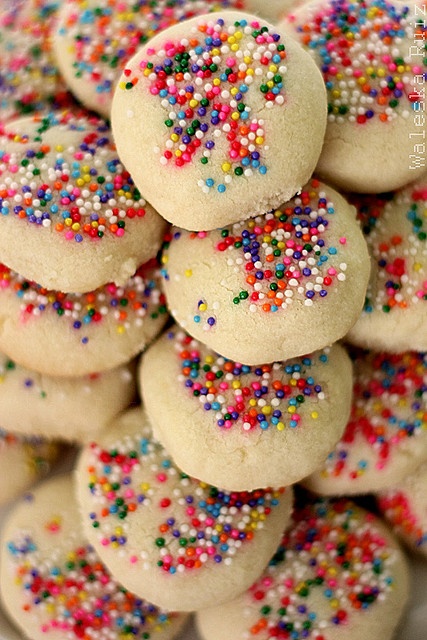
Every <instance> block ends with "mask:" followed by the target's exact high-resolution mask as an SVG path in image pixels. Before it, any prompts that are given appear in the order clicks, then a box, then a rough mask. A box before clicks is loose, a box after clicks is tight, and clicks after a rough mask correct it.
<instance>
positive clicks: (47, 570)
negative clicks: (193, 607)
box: [8, 520, 177, 640]
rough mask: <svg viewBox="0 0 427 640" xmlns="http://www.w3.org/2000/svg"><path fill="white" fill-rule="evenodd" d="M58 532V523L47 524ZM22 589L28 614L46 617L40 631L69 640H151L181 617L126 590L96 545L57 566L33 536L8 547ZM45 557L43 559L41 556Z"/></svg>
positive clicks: (72, 554) (73, 552)
mask: <svg viewBox="0 0 427 640" xmlns="http://www.w3.org/2000/svg"><path fill="white" fill-rule="evenodd" d="M46 529H47V530H48V531H49V532H51V533H54V532H56V531H59V530H60V529H61V523H60V522H58V521H57V520H55V521H53V522H48V523H46ZM8 551H9V557H10V558H11V560H12V562H13V566H14V573H15V577H16V584H17V585H18V586H19V587H20V588H21V589H22V591H23V594H24V596H25V601H24V604H23V605H22V614H23V616H25V614H28V613H33V614H34V613H36V612H38V615H39V616H40V617H41V616H43V618H42V620H41V623H40V626H39V629H40V631H41V632H43V633H45V634H46V637H48V634H49V632H56V633H57V634H59V633H60V634H61V637H63V638H64V639H67V640H75V639H76V638H78V639H80V640H93V638H94V637H96V638H97V639H98V640H111V639H112V638H114V639H115V640H128V639H129V638H140V639H141V640H142V639H144V640H149V639H151V638H156V637H157V634H159V635H160V633H161V632H162V631H164V630H165V629H166V628H167V627H168V626H169V625H170V624H171V622H172V621H173V620H174V619H175V618H177V614H169V613H167V612H165V611H162V610H161V609H159V608H158V607H155V606H154V605H151V604H149V603H148V602H146V601H144V600H142V599H140V598H138V597H137V596H135V595H133V594H132V593H130V592H129V591H127V590H126V589H124V588H123V587H122V586H121V585H120V584H119V583H118V582H116V580H115V579H114V578H113V577H112V576H111V574H110V573H109V572H108V571H107V569H106V567H105V566H104V565H103V564H102V563H101V562H100V560H99V559H98V556H97V555H96V553H95V551H94V550H93V548H92V547H91V546H90V545H81V546H78V547H76V548H75V549H72V550H70V551H68V552H64V556H63V557H62V558H57V559H56V561H54V560H52V559H47V558H46V557H44V554H43V555H42V554H41V552H40V551H39V550H38V548H37V544H36V543H35V542H34V540H33V539H32V538H31V536H29V535H27V534H25V533H21V534H19V535H18V534H17V535H16V537H15V538H14V539H13V540H9V542H8ZM41 555H42V558H41V559H40V556H41Z"/></svg>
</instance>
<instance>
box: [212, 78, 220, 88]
mask: <svg viewBox="0 0 427 640" xmlns="http://www.w3.org/2000/svg"><path fill="white" fill-rule="evenodd" d="M212 84H213V85H214V86H215V87H219V85H220V84H221V80H220V79H219V78H215V79H214V81H213V82H212Z"/></svg>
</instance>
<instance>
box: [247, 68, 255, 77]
mask: <svg viewBox="0 0 427 640" xmlns="http://www.w3.org/2000/svg"><path fill="white" fill-rule="evenodd" d="M254 73H255V72H254V70H253V69H247V70H246V75H247V76H253V75H254Z"/></svg>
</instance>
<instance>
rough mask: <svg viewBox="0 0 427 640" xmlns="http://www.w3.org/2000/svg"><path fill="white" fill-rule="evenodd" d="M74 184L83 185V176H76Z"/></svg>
mask: <svg viewBox="0 0 427 640" xmlns="http://www.w3.org/2000/svg"><path fill="white" fill-rule="evenodd" d="M76 185H77V186H78V187H83V185H84V180H83V178H77V180H76Z"/></svg>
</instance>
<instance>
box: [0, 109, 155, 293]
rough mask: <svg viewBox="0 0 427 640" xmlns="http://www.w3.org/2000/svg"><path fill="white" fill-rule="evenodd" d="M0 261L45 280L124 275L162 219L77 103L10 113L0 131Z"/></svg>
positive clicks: (59, 284) (79, 283)
mask: <svg viewBox="0 0 427 640" xmlns="http://www.w3.org/2000/svg"><path fill="white" fill-rule="evenodd" d="M0 213H1V218H0V261H1V262H3V263H4V264H6V265H7V266H8V267H10V268H11V269H13V270H14V271H17V272H18V273H20V274H21V275H23V276H24V277H25V278H28V279H29V280H34V281H35V282H39V283H40V284H42V285H43V286H44V287H47V288H49V289H57V290H60V291H65V292H73V293H76V292H86V291H91V290H92V289H96V288H97V287H100V286H102V285H104V284H105V283H107V282H110V281H113V282H116V283H118V284H123V283H124V282H125V281H126V280H127V279H128V278H129V277H130V276H132V275H133V274H134V272H135V271H136V269H137V267H138V266H139V265H140V264H141V263H143V262H146V261H147V260H149V259H151V258H153V257H154V256H155V255H156V253H157V250H158V249H159V248H160V244H161V241H162V237H163V234H164V231H165V228H166V224H165V222H164V220H162V218H161V217H160V216H159V215H158V214H157V213H156V212H155V211H154V210H153V208H152V207H151V206H150V205H149V204H148V203H147V202H146V201H145V200H144V198H143V197H142V196H141V194H140V192H139V191H138V189H136V187H135V186H134V184H133V182H132V180H131V178H130V175H129V173H128V172H127V171H126V169H125V168H124V167H123V165H122V164H121V162H120V160H119V158H118V156H117V151H116V148H115V145H114V143H113V140H112V134H111V130H110V128H109V127H108V125H107V124H106V122H104V121H103V120H101V119H99V118H97V117H95V116H93V115H90V114H89V113H86V114H85V115H83V113H82V112H80V113H78V114H77V115H75V114H74V112H72V111H63V112H61V113H57V114H54V113H49V114H48V115H46V116H44V117H39V116H34V117H30V118H23V119H19V120H14V121H12V122H9V123H8V124H7V125H6V126H5V127H4V128H2V129H1V135H0Z"/></svg>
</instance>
